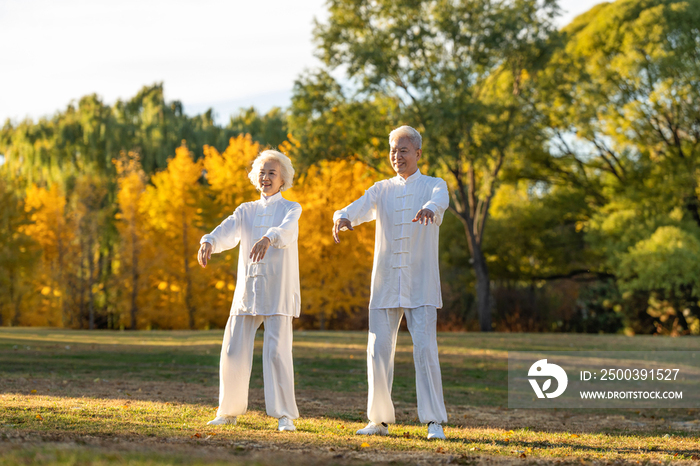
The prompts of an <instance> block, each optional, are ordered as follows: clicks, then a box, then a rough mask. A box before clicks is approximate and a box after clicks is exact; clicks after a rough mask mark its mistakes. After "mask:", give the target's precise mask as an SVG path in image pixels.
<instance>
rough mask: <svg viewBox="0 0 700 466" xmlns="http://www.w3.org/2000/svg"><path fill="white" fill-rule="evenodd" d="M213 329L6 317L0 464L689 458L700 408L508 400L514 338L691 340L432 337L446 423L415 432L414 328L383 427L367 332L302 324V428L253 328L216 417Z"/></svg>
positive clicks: (609, 343) (298, 362)
mask: <svg viewBox="0 0 700 466" xmlns="http://www.w3.org/2000/svg"><path fill="white" fill-rule="evenodd" d="M221 338H222V331H220V330H219V331H198V332H185V331H177V332H156V331H153V332H105V331H94V332H88V331H71V330H60V329H35V328H19V329H17V328H0V464H3V465H5V464H8V465H15V464H17V465H27V464H60V465H68V464H71V465H72V464H75V465H78V464H80V465H83V464H105V465H107V464H109V465H111V464H138V465H140V464H144V465H160V464H208V465H210V464H226V465H239V464H241V465H248V464H251V465H252V464H282V465H283V466H291V465H296V464H299V465H305V466H311V465H316V464H319V465H321V464H323V465H325V464H353V465H355V464H377V463H393V464H477V463H489V464H493V463H499V464H511V463H517V464H523V465H524V464H533V463H537V464H539V463H547V464H557V465H559V464H580V463H582V462H584V463H596V464H611V463H631V464H638V463H640V464H651V463H654V464H660V463H664V464H665V463H669V462H674V463H675V462H684V463H691V462H696V461H695V460H697V459H699V458H700V439H699V437H698V434H699V432H700V422H698V420H697V418H698V412H697V411H696V410H688V409H682V410H681V409H676V410H670V409H667V410H662V409H658V410H641V411H640V410H617V411H610V410H607V411H606V410H585V411H584V410H569V411H566V410H513V409H507V366H508V364H507V351H509V350H594V349H599V350H617V351H620V350H637V351H639V350H700V339H698V338H691V337H684V338H663V337H645V336H635V337H624V336H617V335H570V334H488V335H484V334H476V333H466V334H457V333H445V334H440V335H439V346H440V358H441V366H442V371H443V372H442V373H443V383H444V394H445V401H446V403H447V410H448V415H449V417H450V420H449V422H448V423H447V424H446V426H445V433H446V435H447V437H448V439H447V440H444V441H431V442H429V441H427V440H425V434H426V428H425V426H423V425H421V424H420V423H419V422H418V420H417V414H416V406H415V404H416V393H415V382H414V377H415V374H414V370H413V358H412V350H411V340H410V337H409V335H408V334H407V333H403V332H402V334H401V335H400V337H399V344H398V347H397V350H396V368H395V380H394V389H393V393H394V400H395V405H396V413H397V424H395V425H392V426H390V435H389V436H388V437H381V438H374V437H369V438H367V437H358V436H355V435H354V432H355V430H357V429H358V428H361V427H364V425H365V423H366V418H365V412H364V411H365V409H366V402H367V401H366V396H367V382H366V369H365V361H366V360H365V345H366V340H367V334H366V332H296V333H295V335H294V338H295V341H294V361H295V371H296V389H297V392H296V396H297V403H298V405H299V411H300V413H301V416H302V417H301V418H300V419H299V420H298V421H296V425H297V431H296V432H284V433H280V432H277V431H276V429H275V428H276V426H277V421H276V419H272V418H270V417H268V416H266V414H265V407H264V401H263V391H262V364H261V357H260V355H261V346H262V333H261V332H260V333H259V334H258V340H257V341H256V357H255V361H254V365H253V376H252V378H251V391H250V403H249V412H248V413H247V414H246V415H244V416H241V417H239V422H238V424H237V425H236V426H226V427H220V428H210V427H207V426H206V422H207V421H208V420H210V419H212V418H213V417H214V414H215V410H216V407H217V404H218V397H217V395H218V359H219V356H218V355H219V351H220V345H221Z"/></svg>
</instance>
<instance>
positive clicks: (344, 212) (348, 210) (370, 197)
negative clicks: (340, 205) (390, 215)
mask: <svg viewBox="0 0 700 466" xmlns="http://www.w3.org/2000/svg"><path fill="white" fill-rule="evenodd" d="M378 191H379V183H375V184H374V185H373V186H372V187H371V188H369V189H368V190H367V191H365V193H364V194H363V195H362V197H360V198H359V199H358V200H356V201H355V202H353V203H352V204H350V205H349V206H347V207H345V208H344V209H340V210H337V211H336V212H335V213H334V214H333V222H334V223H335V222H336V221H337V220H338V219H339V218H347V219H348V220H350V222H351V223H352V226H354V227H355V226H357V225H360V224H362V223H365V222H371V221H372V220H376V219H377V194H378Z"/></svg>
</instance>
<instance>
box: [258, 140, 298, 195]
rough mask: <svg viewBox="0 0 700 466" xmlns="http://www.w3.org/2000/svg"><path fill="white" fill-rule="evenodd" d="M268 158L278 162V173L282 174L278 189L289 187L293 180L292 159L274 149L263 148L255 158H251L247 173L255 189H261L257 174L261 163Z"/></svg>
mask: <svg viewBox="0 0 700 466" xmlns="http://www.w3.org/2000/svg"><path fill="white" fill-rule="evenodd" d="M268 160H274V161H276V162H277V163H279V164H280V175H281V176H282V187H281V188H280V191H284V190H285V189H289V188H291V187H292V183H293V182H294V167H293V166H292V161H291V160H290V159H289V157H287V156H286V155H284V154H283V153H282V152H278V151H276V150H265V151H262V152H261V153H260V155H258V156H257V157H256V158H255V160H253V167H252V168H251V169H250V172H249V173H248V178H250V182H251V183H253V186H255V189H257V190H258V191H261V189H260V180H259V176H258V175H260V170H261V169H262V166H263V164H264V163H265V162H267V161H268Z"/></svg>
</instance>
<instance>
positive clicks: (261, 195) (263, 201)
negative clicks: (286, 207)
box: [260, 191, 282, 207]
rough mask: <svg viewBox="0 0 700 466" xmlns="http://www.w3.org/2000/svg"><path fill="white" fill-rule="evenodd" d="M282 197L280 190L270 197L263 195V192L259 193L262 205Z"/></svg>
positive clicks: (267, 204) (269, 203) (270, 203)
mask: <svg viewBox="0 0 700 466" xmlns="http://www.w3.org/2000/svg"><path fill="white" fill-rule="evenodd" d="M280 199H282V192H281V191H280V192H278V193H277V194H273V195H272V196H270V197H265V195H264V194H260V202H262V205H264V206H265V207H267V206H269V205H272V204H274V203H275V202H277V201H279V200H280Z"/></svg>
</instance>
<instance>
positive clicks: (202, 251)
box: [197, 242, 214, 267]
mask: <svg viewBox="0 0 700 466" xmlns="http://www.w3.org/2000/svg"><path fill="white" fill-rule="evenodd" d="M213 250H214V246H212V245H211V243H206V242H205V243H202V245H201V246H200V247H199V252H198V253H197V260H198V261H199V265H201V266H202V267H206V266H207V262H209V259H211V253H212V251H213Z"/></svg>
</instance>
